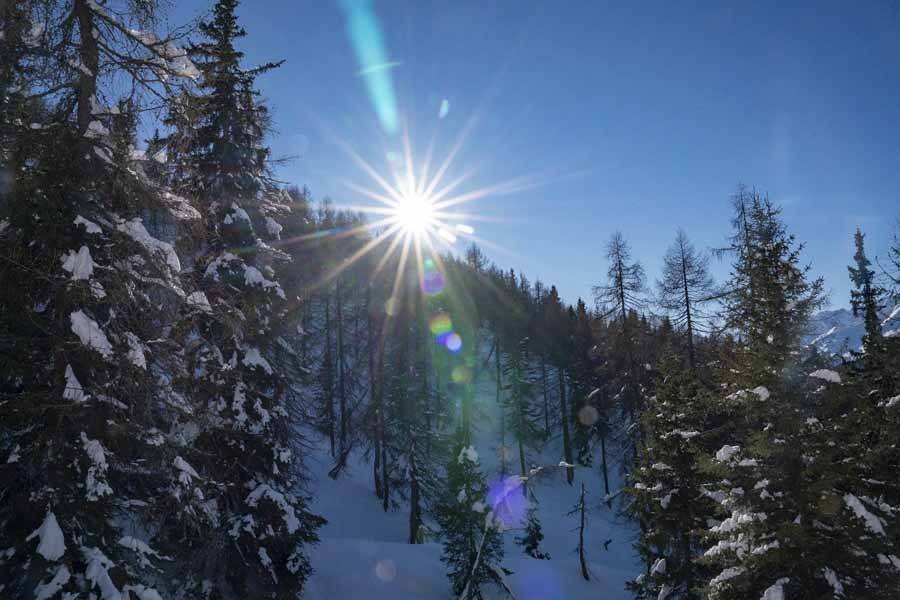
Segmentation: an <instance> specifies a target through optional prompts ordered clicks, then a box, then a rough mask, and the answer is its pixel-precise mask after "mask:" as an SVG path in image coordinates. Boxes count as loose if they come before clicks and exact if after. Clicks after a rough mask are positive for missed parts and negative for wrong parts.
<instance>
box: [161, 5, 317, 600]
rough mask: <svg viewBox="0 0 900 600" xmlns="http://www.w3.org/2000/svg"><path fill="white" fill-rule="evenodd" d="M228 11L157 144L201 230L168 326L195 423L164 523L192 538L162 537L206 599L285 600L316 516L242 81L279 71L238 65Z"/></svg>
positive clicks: (259, 129) (248, 89)
mask: <svg viewBox="0 0 900 600" xmlns="http://www.w3.org/2000/svg"><path fill="white" fill-rule="evenodd" d="M236 6H237V2H236V0H221V1H220V2H218V3H217V4H216V5H215V7H214V9H213V12H212V16H211V19H210V20H209V21H204V22H203V23H201V24H200V26H199V28H200V32H201V33H202V34H203V35H204V37H205V38H206V41H203V42H201V43H199V44H196V45H193V46H192V47H191V49H190V55H191V58H192V59H193V60H194V61H195V63H196V65H197V69H198V70H199V72H200V80H199V82H198V89H197V91H192V92H190V93H188V94H185V95H184V96H182V98H181V99H180V101H179V103H178V105H177V106H176V108H175V110H174V111H173V117H172V118H171V119H170V120H171V121H172V122H173V123H176V124H178V125H179V129H177V130H176V131H175V132H173V134H172V135H171V136H169V148H170V152H169V154H170V155H171V156H173V157H174V162H175V166H174V173H173V182H174V183H173V184H174V185H175V186H176V190H177V191H178V192H180V193H182V194H184V195H185V196H187V197H188V198H190V199H191V200H192V201H194V202H195V204H196V206H197V208H198V209H199V210H200V212H201V213H202V214H203V215H204V220H205V228H206V232H205V239H204V240H203V242H204V243H203V245H202V247H201V249H200V252H198V256H197V258H196V267H195V274H196V275H195V278H194V280H193V281H192V282H191V288H192V290H194V291H192V292H191V295H190V296H189V307H188V308H189V309H188V310H186V311H185V312H184V313H183V314H182V315H181V319H180V322H179V324H178V330H179V332H180V333H181V335H182V338H181V340H182V343H184V345H185V349H186V350H185V357H184V368H183V370H182V373H181V375H180V377H179V378H178V381H177V382H176V383H177V386H178V387H179V388H180V389H182V390H183V391H184V393H185V394H186V395H187V397H189V398H190V399H191V401H192V405H193V409H194V411H196V412H197V413H198V414H201V415H203V417H204V419H203V421H202V423H201V426H200V428H199V431H197V432H196V433H195V434H194V436H195V438H196V439H195V441H194V451H193V452H191V454H190V456H188V457H187V461H189V463H190V465H191V467H192V469H193V471H192V472H191V476H190V477H186V478H185V479H184V480H183V481H182V485H181V486H180V488H179V489H177V490H176V496H177V497H178V499H179V500H180V503H179V505H178V506H177V510H176V519H177V520H179V521H181V522H190V523H192V524H193V526H194V527H196V528H197V529H198V530H199V535H198V536H197V537H196V538H193V539H179V538H178V537H176V536H172V537H171V539H170V543H172V544H186V545H187V546H188V547H190V548H191V549H192V552H193V553H192V555H191V560H189V561H185V563H184V564H183V565H182V571H183V572H184V574H185V575H187V574H188V573H202V574H203V579H204V580H206V583H204V586H205V587H206V589H207V590H209V591H211V593H214V594H221V595H224V596H232V595H254V596H261V595H272V596H273V597H284V598H288V597H290V598H293V597H294V596H295V595H296V594H297V593H299V592H300V591H302V588H303V583H304V582H305V580H306V578H307V577H308V575H309V573H310V566H309V561H308V559H307V557H306V554H305V548H306V546H307V545H308V544H310V543H312V542H314V541H315V540H316V535H315V530H316V528H317V527H318V526H319V525H320V524H321V523H322V520H321V519H320V518H319V517H316V516H314V515H311V514H310V513H308V512H307V510H306V500H305V499H304V498H303V497H302V496H298V495H296V494H294V493H293V490H292V486H293V482H294V477H295V475H296V471H295V469H296V467H294V466H292V465H295V464H296V462H295V458H294V451H295V450H294V449H292V448H291V446H292V439H291V438H290V437H289V432H290V428H289V427H288V422H287V417H288V412H287V384H286V381H285V379H284V376H283V373H281V372H280V371H278V370H276V369H274V368H273V367H272V364H277V363H276V356H277V351H276V350H275V346H276V340H277V338H278V336H279V334H280V331H279V327H280V323H281V322H282V321H283V319H284V308H285V306H284V300H285V293H284V291H283V289H282V287H281V285H280V284H279V283H278V281H277V278H276V272H275V270H274V268H273V265H277V264H278V263H279V262H280V261H284V260H286V259H287V258H288V257H287V256H286V255H285V254H284V253H282V252H280V251H278V250H275V249H274V248H273V247H272V246H271V245H270V244H271V243H274V242H276V241H277V240H278V238H279V237H280V232H281V230H282V226H281V225H280V224H279V223H278V218H279V217H281V216H284V215H285V214H286V213H287V212H288V210H289V206H290V199H289V198H288V197H287V196H286V194H285V193H284V192H283V191H282V190H280V189H279V188H278V187H277V186H276V185H275V183H274V182H273V181H272V178H271V176H270V174H269V170H268V166H267V160H268V157H269V150H268V148H267V147H266V146H265V144H264V137H265V132H266V128H267V124H268V114H267V111H266V109H265V107H264V106H262V105H261V104H260V103H259V102H257V92H256V91H255V90H254V83H255V80H256V78H257V76H259V75H260V74H261V73H264V72H265V71H268V70H270V69H272V68H274V67H276V66H277V65H278V64H276V63H269V64H266V65H263V66H262V67H258V68H254V69H249V70H247V69H243V68H242V67H241V59H242V57H243V55H242V53H241V52H239V51H238V50H236V49H235V47H234V44H235V41H236V40H237V39H239V38H241V37H243V36H244V35H245V32H244V30H243V29H242V28H241V27H240V26H239V25H238V23H237V18H236V15H235V9H236ZM186 116H189V117H190V119H187V118H185V117H186ZM190 299H193V300H192V301H191V300H190ZM216 481H221V482H225V485H214V482H216ZM188 499H190V500H189V501H186V500H188ZM211 540H218V541H217V542H216V543H211ZM195 581H196V580H195ZM197 584H198V585H199V582H197Z"/></svg>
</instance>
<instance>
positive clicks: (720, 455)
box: [716, 444, 741, 462]
mask: <svg viewBox="0 0 900 600" xmlns="http://www.w3.org/2000/svg"><path fill="white" fill-rule="evenodd" d="M740 451H741V447H740V446H729V445H727V444H726V445H725V446H722V447H721V448H719V450H718V452H716V460H717V461H719V462H728V461H730V460H731V459H732V458H734V455H735V454H737V453H738V452H740Z"/></svg>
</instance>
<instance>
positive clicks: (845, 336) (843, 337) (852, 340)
mask: <svg viewBox="0 0 900 600" xmlns="http://www.w3.org/2000/svg"><path fill="white" fill-rule="evenodd" d="M882 331H883V332H884V335H886V336H894V335H900V304H898V305H897V306H895V307H893V309H892V310H889V311H885V312H884V313H883V314H882ZM864 333H865V325H864V324H863V319H862V316H859V317H854V316H853V312H852V311H850V310H849V309H846V308H839V309H837V310H823V311H821V312H818V313H816V314H814V315H813V316H812V318H811V319H810V322H809V331H808V333H807V334H806V336H805V338H804V340H803V343H804V345H806V346H810V347H815V348H816V349H818V350H819V352H821V353H823V354H843V353H844V352H847V351H848V350H858V349H859V348H860V346H861V345H862V338H863V334H864Z"/></svg>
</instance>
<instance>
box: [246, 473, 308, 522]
mask: <svg viewBox="0 0 900 600" xmlns="http://www.w3.org/2000/svg"><path fill="white" fill-rule="evenodd" d="M261 499H268V500H270V501H271V502H273V503H274V504H275V505H276V506H277V507H278V508H279V509H281V513H282V518H283V519H284V525H285V527H287V531H288V533H294V532H295V531H297V529H298V528H299V527H300V520H299V519H298V518H297V514H296V512H295V511H294V507H293V506H292V505H291V504H290V503H289V502H288V501H287V498H285V496H284V494H282V493H281V492H279V491H277V490H274V489H272V487H271V486H269V485H268V484H265V483H262V484H259V485H257V486H256V487H255V488H254V489H253V491H252V492H250V494H249V495H248V496H247V499H246V500H245V501H246V502H247V504H248V505H249V506H252V507H254V508H256V506H257V505H258V504H259V501H260V500H261Z"/></svg>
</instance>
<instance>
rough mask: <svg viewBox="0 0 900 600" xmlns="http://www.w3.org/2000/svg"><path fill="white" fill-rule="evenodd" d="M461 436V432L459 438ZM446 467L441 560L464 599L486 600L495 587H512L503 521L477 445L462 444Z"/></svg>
mask: <svg viewBox="0 0 900 600" xmlns="http://www.w3.org/2000/svg"><path fill="white" fill-rule="evenodd" d="M460 437H461V436H460ZM457 449H458V452H457V453H456V454H455V456H453V458H452V460H451V461H450V463H449V464H448V466H447V491H446V497H445V498H444V500H443V502H441V503H440V504H439V505H438V508H437V519H438V523H439V524H440V526H441V537H442V539H443V544H444V550H443V553H442V555H441V561H442V562H444V563H445V564H446V565H447V577H449V578H450V582H451V583H452V585H453V593H454V595H455V596H457V597H458V598H460V600H483V599H484V598H485V597H486V596H485V591H486V589H487V587H489V586H491V585H496V586H499V587H500V588H502V589H507V590H508V588H507V586H506V583H505V582H504V575H505V574H506V573H505V571H504V570H503V567H501V566H500V562H501V561H502V560H503V539H502V530H503V525H502V523H501V522H500V521H499V520H497V519H495V518H494V514H493V511H492V508H491V506H490V505H489V504H488V499H487V492H488V489H487V485H486V483H485V480H484V475H482V473H481V471H480V470H479V467H478V453H477V451H476V450H475V448H474V447H473V446H464V445H461V444H460V445H459V446H457Z"/></svg>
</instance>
